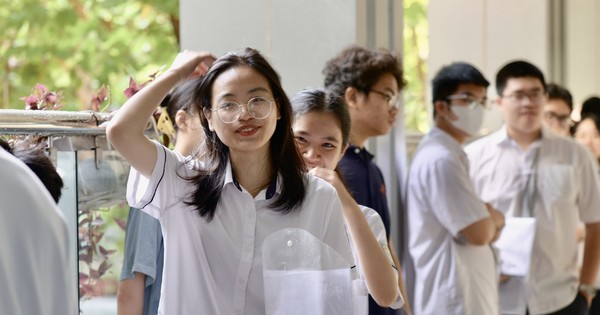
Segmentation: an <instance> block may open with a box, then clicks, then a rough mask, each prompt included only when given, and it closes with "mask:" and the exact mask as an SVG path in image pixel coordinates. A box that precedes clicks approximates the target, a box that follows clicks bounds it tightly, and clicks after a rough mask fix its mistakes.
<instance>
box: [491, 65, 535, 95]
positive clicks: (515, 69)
mask: <svg viewBox="0 0 600 315" xmlns="http://www.w3.org/2000/svg"><path fill="white" fill-rule="evenodd" d="M525 77H532V78H536V79H538V80H540V82H541V83H542V86H543V87H544V90H545V89H546V80H545V79H544V74H543V73H542V70H540V69H539V68H538V67H536V66H534V65H533V64H531V63H529V62H527V61H524V60H515V61H511V62H509V63H507V64H506V65H504V66H503V67H502V68H500V70H498V74H496V92H497V93H498V96H502V94H503V93H504V89H505V88H506V82H508V80H509V79H514V78H525Z"/></svg>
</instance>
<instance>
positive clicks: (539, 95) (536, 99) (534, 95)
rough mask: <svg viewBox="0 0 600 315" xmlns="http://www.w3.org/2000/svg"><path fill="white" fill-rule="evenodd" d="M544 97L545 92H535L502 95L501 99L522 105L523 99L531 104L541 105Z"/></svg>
mask: <svg viewBox="0 0 600 315" xmlns="http://www.w3.org/2000/svg"><path fill="white" fill-rule="evenodd" d="M545 97H546V91H544V90H535V91H530V92H515V93H512V94H509V95H504V96H502V98H505V99H508V100H510V101H511V102H513V103H523V101H525V99H528V100H529V101H530V102H531V103H536V104H537V103H541V102H543V101H544V99H545Z"/></svg>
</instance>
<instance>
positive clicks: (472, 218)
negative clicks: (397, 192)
mask: <svg viewBox="0 0 600 315" xmlns="http://www.w3.org/2000/svg"><path fill="white" fill-rule="evenodd" d="M488 86H489V82H488V81H487V80H486V79H485V78H484V76H483V75H482V74H481V72H479V70H477V69H476V68H475V67H473V66H472V65H470V64H467V63H462V62H457V63H453V64H450V65H448V66H445V67H443V68H442V69H441V70H440V71H439V72H438V73H437V74H436V76H435V77H434V79H433V82H432V90H433V117H434V121H435V126H434V127H433V128H432V129H431V131H429V133H427V135H425V137H424V138H423V139H422V140H421V142H420V143H419V146H418V148H417V151H416V153H415V155H414V157H413V159H412V161H413V162H412V165H411V167H410V171H409V176H408V187H407V212H408V227H409V231H408V232H409V233H408V235H409V252H410V257H411V259H412V266H414V271H415V280H414V282H415V283H414V285H412V286H411V288H413V289H414V290H413V291H414V300H413V308H414V310H415V314H423V315H427V314H432V315H433V314H450V315H452V314H454V315H479V314H486V315H494V314H499V312H500V310H499V307H498V304H499V303H498V289H497V276H496V275H497V273H496V263H495V259H494V252H493V250H492V248H491V247H490V246H489V244H490V243H491V242H493V241H494V240H496V239H497V238H498V236H499V234H500V232H501V230H502V227H503V226H504V216H503V215H502V214H501V213H500V212H498V211H497V210H496V209H494V208H493V207H491V206H490V205H488V204H485V203H484V202H483V201H481V199H480V198H479V197H478V196H477V195H476V193H475V190H474V188H473V184H472V183H471V181H470V179H469V173H468V168H469V165H468V162H467V156H466V154H465V152H464V151H463V148H462V144H463V143H464V142H465V141H466V140H467V139H468V138H470V137H473V136H476V135H478V132H479V129H480V128H481V124H482V122H483V115H484V107H485V106H486V103H487V96H486V95H487V87H488Z"/></svg>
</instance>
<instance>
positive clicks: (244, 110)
mask: <svg viewBox="0 0 600 315" xmlns="http://www.w3.org/2000/svg"><path fill="white" fill-rule="evenodd" d="M250 118H252V115H250V112H248V105H246V104H242V106H240V118H238V120H248V119H250Z"/></svg>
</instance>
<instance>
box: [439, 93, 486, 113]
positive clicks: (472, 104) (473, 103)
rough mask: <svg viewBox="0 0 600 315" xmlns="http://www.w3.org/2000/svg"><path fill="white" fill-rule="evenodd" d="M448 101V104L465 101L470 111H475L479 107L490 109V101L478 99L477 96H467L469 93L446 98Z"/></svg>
mask: <svg viewBox="0 0 600 315" xmlns="http://www.w3.org/2000/svg"><path fill="white" fill-rule="evenodd" d="M446 101H448V102H452V101H463V102H464V103H465V104H466V105H467V107H468V108H469V109H470V110H472V109H475V108H477V107H478V106H481V107H483V108H487V107H488V99H487V98H483V99H477V98H476V97H475V96H473V95H471V94H467V93H463V94H457V95H450V96H448V97H447V98H446Z"/></svg>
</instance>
